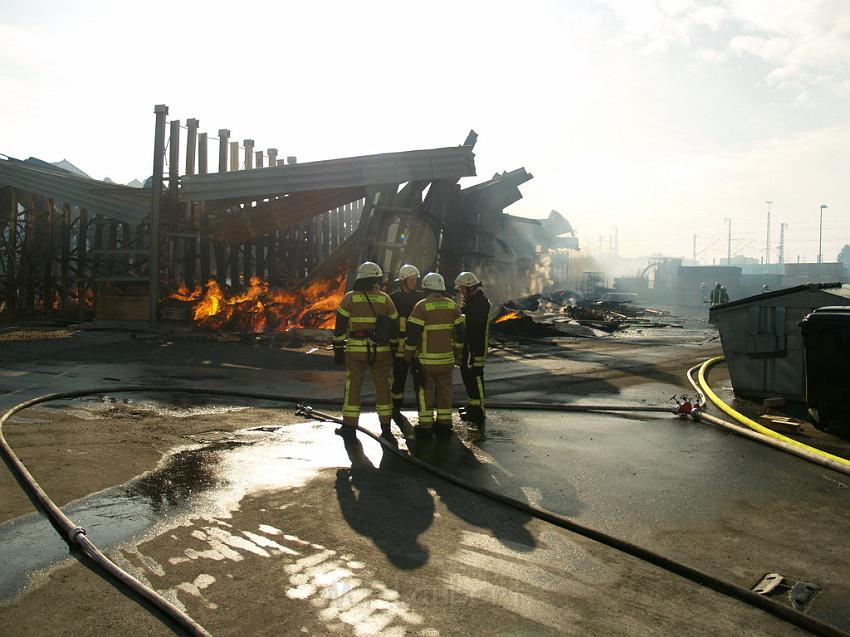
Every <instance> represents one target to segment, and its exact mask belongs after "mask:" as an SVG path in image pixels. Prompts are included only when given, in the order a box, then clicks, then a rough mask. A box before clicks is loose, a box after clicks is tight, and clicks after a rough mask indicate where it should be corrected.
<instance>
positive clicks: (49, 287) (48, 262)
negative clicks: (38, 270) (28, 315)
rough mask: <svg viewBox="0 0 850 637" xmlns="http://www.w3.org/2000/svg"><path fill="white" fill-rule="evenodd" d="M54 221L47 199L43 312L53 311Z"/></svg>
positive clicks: (51, 201) (51, 205)
mask: <svg viewBox="0 0 850 637" xmlns="http://www.w3.org/2000/svg"><path fill="white" fill-rule="evenodd" d="M55 220H56V207H55V205H54V203H53V199H51V198H48V199H47V228H46V230H47V233H46V236H45V238H44V242H45V248H46V249H45V251H44V284H43V288H42V294H43V298H44V311H45V312H49V311H50V310H52V309H53V224H54V222H55Z"/></svg>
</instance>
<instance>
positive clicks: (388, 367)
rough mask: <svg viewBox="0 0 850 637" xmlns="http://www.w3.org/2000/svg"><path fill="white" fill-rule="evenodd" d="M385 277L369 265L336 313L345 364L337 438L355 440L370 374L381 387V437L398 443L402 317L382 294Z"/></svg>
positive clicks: (338, 350) (337, 353)
mask: <svg viewBox="0 0 850 637" xmlns="http://www.w3.org/2000/svg"><path fill="white" fill-rule="evenodd" d="M382 277H383V272H382V271H381V268H380V266H378V265H377V264H376V263H372V262H371V261H366V262H365V263H363V264H362V265H361V266H360V267H359V268H358V269H357V276H356V278H355V281H354V286H353V289H352V290H351V291H350V292H346V293H345V295H344V296H343V297H342V300H341V301H340V302H339V307H337V310H336V327H335V328H334V337H333V343H334V362H335V363H336V364H337V365H343V364H344V365H345V394H344V397H343V405H342V420H343V423H344V424H343V425H342V426H341V427H340V428H339V429H337V431H336V433H338V434H340V435H341V436H344V437H350V436H354V435H355V433H356V430H355V428H354V427H355V426H356V425H357V424H358V421H359V418H360V390H361V389H362V387H363V378H364V377H365V376H366V372H367V371H369V372H371V375H372V383H373V385H374V386H375V410H376V411H377V412H378V419H379V420H380V422H381V435H382V436H384V437H387V438H392V432H391V431H390V417H391V415H392V402H391V400H390V375H391V371H392V365H393V351H394V350H395V349H396V347H397V346H398V312H396V309H395V305H393V302H392V300H391V299H390V297H389V296H387V294H385V293H384V292H382V291H380V289H379V284H380V282H381V278H382Z"/></svg>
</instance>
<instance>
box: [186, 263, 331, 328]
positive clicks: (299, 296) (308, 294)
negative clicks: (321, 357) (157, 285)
mask: <svg viewBox="0 0 850 637" xmlns="http://www.w3.org/2000/svg"><path fill="white" fill-rule="evenodd" d="M344 293H345V272H344V271H341V272H339V273H338V274H337V275H336V276H333V277H330V278H327V279H324V280H316V281H312V282H310V283H308V284H306V285H304V286H303V287H301V288H300V289H297V290H280V289H273V288H271V287H270V285H269V284H268V283H267V282H266V281H264V280H263V279H260V278H258V277H251V279H250V284H249V286H248V289H247V290H245V291H244V292H240V293H229V292H227V291H226V290H222V288H221V286H220V285H219V283H218V282H217V281H216V280H215V279H210V280H209V281H207V284H206V286H204V288H203V289H202V288H201V286H200V285H198V286H196V287H195V289H194V290H191V291H190V290H188V289H187V288H186V287H185V286H183V287H181V288H180V289H179V290H178V291H177V292H175V293H174V294H171V295H170V296H169V299H170V302H179V303H183V304H188V306H189V315H190V316H191V318H192V321H193V323H194V325H195V326H196V327H197V328H199V329H201V330H208V331H216V332H220V331H229V332H240V333H252V334H262V333H281V332H288V331H290V330H292V329H296V328H302V329H303V328H309V329H333V326H334V321H335V312H336V307H337V305H339V301H340V299H341V298H342V295H343V294H344Z"/></svg>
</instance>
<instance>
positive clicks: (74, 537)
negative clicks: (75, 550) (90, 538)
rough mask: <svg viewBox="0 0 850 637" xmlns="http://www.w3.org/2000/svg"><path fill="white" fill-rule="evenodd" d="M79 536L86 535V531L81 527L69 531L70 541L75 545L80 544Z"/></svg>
mask: <svg viewBox="0 0 850 637" xmlns="http://www.w3.org/2000/svg"><path fill="white" fill-rule="evenodd" d="M78 535H86V530H85V529H84V528H83V527H81V526H75V527H74V528H73V529H71V530H70V531H68V540H69V541H70V542H73V543H74V544H78V542H77V536H78Z"/></svg>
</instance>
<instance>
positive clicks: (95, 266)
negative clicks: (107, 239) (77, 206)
mask: <svg viewBox="0 0 850 637" xmlns="http://www.w3.org/2000/svg"><path fill="white" fill-rule="evenodd" d="M103 223H104V222H103V215H95V216H94V246H93V247H94V249H95V250H101V249H103ZM101 261H102V258H101V256H100V254H99V253H97V252H95V254H94V259H92V279H94V278H96V277H98V276H100V275H101V274H102V272H101V271H100V264H101Z"/></svg>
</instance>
